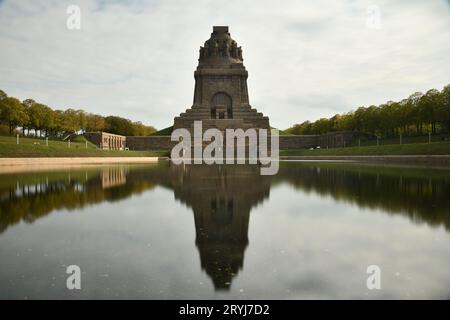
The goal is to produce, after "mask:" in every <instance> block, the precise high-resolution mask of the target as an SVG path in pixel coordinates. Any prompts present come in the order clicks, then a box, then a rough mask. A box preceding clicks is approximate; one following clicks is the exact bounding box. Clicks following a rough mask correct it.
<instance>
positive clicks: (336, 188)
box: [0, 163, 450, 290]
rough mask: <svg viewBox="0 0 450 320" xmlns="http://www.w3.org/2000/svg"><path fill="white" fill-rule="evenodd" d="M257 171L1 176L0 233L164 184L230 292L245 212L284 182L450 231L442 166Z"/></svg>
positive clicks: (244, 235) (448, 184) (165, 166)
mask: <svg viewBox="0 0 450 320" xmlns="http://www.w3.org/2000/svg"><path fill="white" fill-rule="evenodd" d="M259 169H260V168H259V167H258V166H249V165H222V166H218V165H214V166H206V165H191V166H175V165H171V164H170V163H161V164H159V165H150V166H144V165H136V166H117V167H101V168H90V169H79V170H70V171H64V172H63V171H53V172H33V173H21V174H18V173H15V174H2V175H1V176H0V178H1V179H0V233H1V232H4V231H5V230H7V229H8V228H9V227H11V226H13V225H15V224H17V223H19V222H21V221H23V222H26V223H32V222H33V221H35V220H36V219H38V218H40V217H43V216H46V215H48V214H49V213H51V212H53V211H56V210H61V209H66V210H76V209H80V208H83V207H85V206H87V205H91V204H95V203H101V202H104V201H109V202H112V201H120V200H121V199H126V198H128V197H130V196H131V195H133V194H139V193H142V192H144V191H147V190H150V189H152V188H154V187H155V186H161V187H164V188H168V189H170V190H172V191H173V193H174V196H175V199H176V201H179V202H182V203H184V204H185V205H187V206H188V207H190V208H192V211H193V214H194V220H195V228H196V240H195V244H196V246H197V248H198V251H199V256H200V262H201V267H202V269H203V270H204V271H205V272H206V273H207V274H208V276H209V277H210V278H211V280H212V282H213V284H214V287H215V289H216V290H228V289H229V288H230V285H231V282H232V280H233V278H234V277H235V276H236V275H237V274H238V272H239V271H240V270H241V269H242V267H243V264H244V253H245V250H246V248H247V246H248V228H249V219H250V212H251V210H252V208H254V207H255V206H257V205H258V204H260V203H262V202H263V201H265V200H268V199H269V194H270V189H271V187H273V188H275V187H276V186H277V185H278V184H281V183H287V184H288V185H290V186H292V187H293V188H295V189H297V190H299V192H314V193H317V194H321V195H324V196H331V197H333V198H334V199H335V200H336V201H346V202H351V203H354V204H356V205H358V206H359V207H364V208H370V209H381V210H382V211H383V212H386V213H387V214H395V215H399V214H400V215H404V216H406V217H408V218H409V219H410V220H411V221H412V222H414V223H427V224H429V225H432V226H444V227H445V228H446V230H447V231H449V230H450V212H449V208H450V197H449V196H448V195H449V194H450V175H449V173H448V171H446V170H431V169H411V168H407V169H405V168H381V167H379V168H373V167H367V166H356V165H333V164H320V165H317V164H309V165H307V164H299V163H294V164H289V163H284V164H282V166H281V168H280V171H279V174H278V175H277V176H275V177H270V176H261V175H260V170H259ZM293 201H295V199H293ZM136 210H144V208H136ZM145 210H148V209H145ZM300 214H301V213H300Z"/></svg>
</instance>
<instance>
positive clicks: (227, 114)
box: [211, 92, 233, 119]
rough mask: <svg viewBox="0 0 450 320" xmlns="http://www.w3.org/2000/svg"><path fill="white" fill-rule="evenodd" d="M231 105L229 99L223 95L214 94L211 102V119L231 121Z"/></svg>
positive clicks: (221, 93) (222, 93) (220, 93)
mask: <svg viewBox="0 0 450 320" xmlns="http://www.w3.org/2000/svg"><path fill="white" fill-rule="evenodd" d="M232 105H233V103H232V101H231V97H230V96H229V95H228V94H226V93H224V92H218V93H216V94H215V95H214V96H213V98H212V101H211V119H233V107H232Z"/></svg>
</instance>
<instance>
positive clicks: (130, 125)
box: [0, 90, 156, 137]
mask: <svg viewBox="0 0 450 320" xmlns="http://www.w3.org/2000/svg"><path fill="white" fill-rule="evenodd" d="M0 124H1V125H3V126H6V127H7V131H8V133H9V134H10V135H12V134H13V133H14V131H15V130H17V129H18V128H20V130H21V132H22V134H23V135H34V136H41V137H63V136H66V135H68V134H73V133H79V132H81V133H83V132H91V131H106V132H110V133H115V134H120V135H124V136H148V135H150V134H152V133H153V132H155V131H156V129H155V128H154V127H151V126H146V125H144V124H142V123H141V122H132V121H131V120H129V119H125V118H121V117H116V116H108V117H103V116H101V115H98V114H93V113H89V112H86V111H84V110H75V109H67V110H53V109H52V108H50V107H49V106H46V105H45V104H42V103H38V102H36V101H34V100H33V99H26V100H24V101H20V100H19V99H17V98H14V97H8V95H7V94H6V93H5V92H3V91H2V90H0Z"/></svg>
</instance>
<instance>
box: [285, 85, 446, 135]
mask: <svg viewBox="0 0 450 320" xmlns="http://www.w3.org/2000/svg"><path fill="white" fill-rule="evenodd" d="M332 131H360V132H365V133H372V134H375V135H378V136H380V137H392V136H398V135H399V134H404V135H422V134H427V133H432V134H436V133H448V132H450V85H447V86H445V87H444V88H443V89H442V90H441V91H439V90H436V89H431V90H428V91H427V93H425V94H422V93H420V92H416V93H414V94H412V95H410V96H409V97H408V98H406V99H403V100H401V101H398V102H395V101H388V102H386V103H384V104H382V105H379V106H374V105H372V106H370V107H359V108H358V109H356V111H351V112H348V113H344V114H336V115H335V116H333V117H331V118H329V119H327V118H322V119H319V120H317V121H315V122H310V121H305V122H303V123H301V124H296V125H294V126H293V127H291V128H289V129H287V130H285V132H286V133H289V134H324V133H327V132H332Z"/></svg>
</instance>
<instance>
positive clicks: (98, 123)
mask: <svg viewBox="0 0 450 320" xmlns="http://www.w3.org/2000/svg"><path fill="white" fill-rule="evenodd" d="M105 125H106V123H105V118H103V117H102V116H100V115H98V114H92V113H88V114H87V115H86V131H89V132H99V131H103V130H105Z"/></svg>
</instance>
